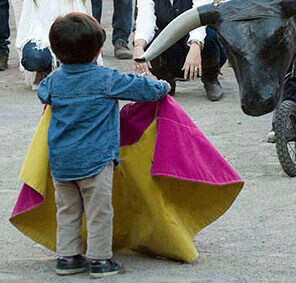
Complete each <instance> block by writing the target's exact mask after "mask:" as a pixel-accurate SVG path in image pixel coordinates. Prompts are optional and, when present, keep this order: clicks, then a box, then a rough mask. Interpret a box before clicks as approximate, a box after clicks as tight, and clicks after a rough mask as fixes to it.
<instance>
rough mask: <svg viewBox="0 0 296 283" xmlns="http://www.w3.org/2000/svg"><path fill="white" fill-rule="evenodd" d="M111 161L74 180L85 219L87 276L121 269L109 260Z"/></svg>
mask: <svg viewBox="0 0 296 283" xmlns="http://www.w3.org/2000/svg"><path fill="white" fill-rule="evenodd" d="M113 170H114V165H113V162H110V163H109V164H108V165H107V166H106V167H105V168H104V170H103V171H101V172H100V173H99V174H97V175H95V176H92V177H89V178H86V179H83V180H78V181H77V184H78V186H79V187H80V191H81V194H82V198H83V203H84V208H85V213H86V219H87V251H86V256H87V257H88V258H89V259H90V260H91V261H90V269H91V270H90V276H91V277H92V278H97V277H98V278H99V277H103V276H107V275H113V274H116V273H119V272H121V271H122V270H123V266H122V265H121V264H119V263H118V264H117V263H115V262H114V261H113V260H112V255H113V254H112V235H113V206H112V182H113Z"/></svg>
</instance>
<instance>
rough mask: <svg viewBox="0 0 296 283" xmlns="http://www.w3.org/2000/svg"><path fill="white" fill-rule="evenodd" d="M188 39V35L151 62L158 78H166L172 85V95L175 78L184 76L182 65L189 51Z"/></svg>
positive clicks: (172, 93)
mask: <svg viewBox="0 0 296 283" xmlns="http://www.w3.org/2000/svg"><path fill="white" fill-rule="evenodd" d="M159 33H160V31H159V32H158V34H159ZM156 36H157V35H156ZM187 39H188V37H187V36H186V37H184V38H183V39H181V40H179V41H178V42H177V43H175V44H174V45H173V46H171V47H170V48H168V49H167V50H166V51H165V52H163V53H162V54H161V55H160V56H159V57H157V58H155V59H154V60H152V61H151V62H150V63H151V65H152V69H151V73H152V74H153V75H154V76H156V77H157V78H158V79H162V80H166V81H167V82H168V83H169V84H170V85H171V88H172V89H171V91H170V95H172V96H173V95H174V94H175V88H176V82H175V78H183V77H184V71H182V67H183V65H184V62H185V59H186V56H187V53H188V51H189V47H188V45H187Z"/></svg>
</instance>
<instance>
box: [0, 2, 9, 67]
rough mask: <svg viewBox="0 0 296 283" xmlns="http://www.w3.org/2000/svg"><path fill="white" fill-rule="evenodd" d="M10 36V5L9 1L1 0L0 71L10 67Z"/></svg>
mask: <svg viewBox="0 0 296 283" xmlns="http://www.w3.org/2000/svg"><path fill="white" fill-rule="evenodd" d="M9 36H10V29H9V3H8V0H0V71H4V70H5V69H7V67H8V64H7V63H8V55H9V48H8V45H9V43H10V42H9V41H8V38H9Z"/></svg>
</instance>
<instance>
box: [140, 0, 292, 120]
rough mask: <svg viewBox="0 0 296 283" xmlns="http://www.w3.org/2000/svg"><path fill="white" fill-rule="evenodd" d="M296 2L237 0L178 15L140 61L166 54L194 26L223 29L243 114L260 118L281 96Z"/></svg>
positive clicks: (290, 0) (289, 57)
mask: <svg viewBox="0 0 296 283" xmlns="http://www.w3.org/2000/svg"><path fill="white" fill-rule="evenodd" d="M294 15H296V0H232V1H226V2H223V3H220V4H219V5H217V6H216V5H204V6H201V7H198V8H193V9H191V10H188V11H186V12H185V13H183V14H182V15H180V16H179V17H177V18H176V19H174V20H173V21H172V22H171V23H170V24H169V25H168V26H167V27H166V28H165V29H164V30H163V31H162V33H161V34H160V35H159V36H158V37H157V38H156V39H155V40H154V41H153V42H152V44H151V45H150V47H149V48H148V49H147V51H146V52H145V53H144V54H143V56H142V57H141V58H139V59H137V60H138V61H149V60H152V59H154V58H155V57H157V56H158V55H160V54H161V53H162V52H163V51H165V50H166V49H167V48H169V47H170V46H171V45H173V44H174V43H175V42H176V41H178V40H179V39H180V38H182V37H183V36H184V35H186V34H187V33H188V32H189V31H191V30H192V29H195V28H197V27H200V26H204V25H214V26H216V27H217V31H218V36H219V40H220V42H221V44H222V45H223V47H224V49H225V52H226V54H227V56H228V59H229V61H230V63H231V64H232V66H233V69H234V72H235V76H236V79H237V82H238V84H239V92H240V99H241V108H242V110H243V112H244V113H245V114H247V115H251V116H260V115H263V114H265V113H268V112H270V111H272V110H273V109H274V108H275V107H276V105H277V102H278V100H279V97H280V93H281V91H282V87H283V82H284V77H285V74H286V72H287V70H288V67H289V65H290V63H291V61H292V58H293V56H294V54H295V51H296V25H295V21H294V18H293V16H294Z"/></svg>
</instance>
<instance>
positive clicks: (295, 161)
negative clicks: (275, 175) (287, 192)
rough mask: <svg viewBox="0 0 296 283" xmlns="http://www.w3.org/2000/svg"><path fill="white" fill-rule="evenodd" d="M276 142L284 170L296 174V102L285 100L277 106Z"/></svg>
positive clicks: (292, 174)
mask: <svg viewBox="0 0 296 283" xmlns="http://www.w3.org/2000/svg"><path fill="white" fill-rule="evenodd" d="M274 132H275V144H276V151H277V155H278V159H279V161H280V164H281V166H282V168H283V170H284V171H285V172H286V173H287V175H288V176H290V177H295V176H296V103H295V102H293V101H291V100H285V101H283V102H282V103H281V105H280V106H279V107H278V108H277V111H276V116H275V122H274Z"/></svg>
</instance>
